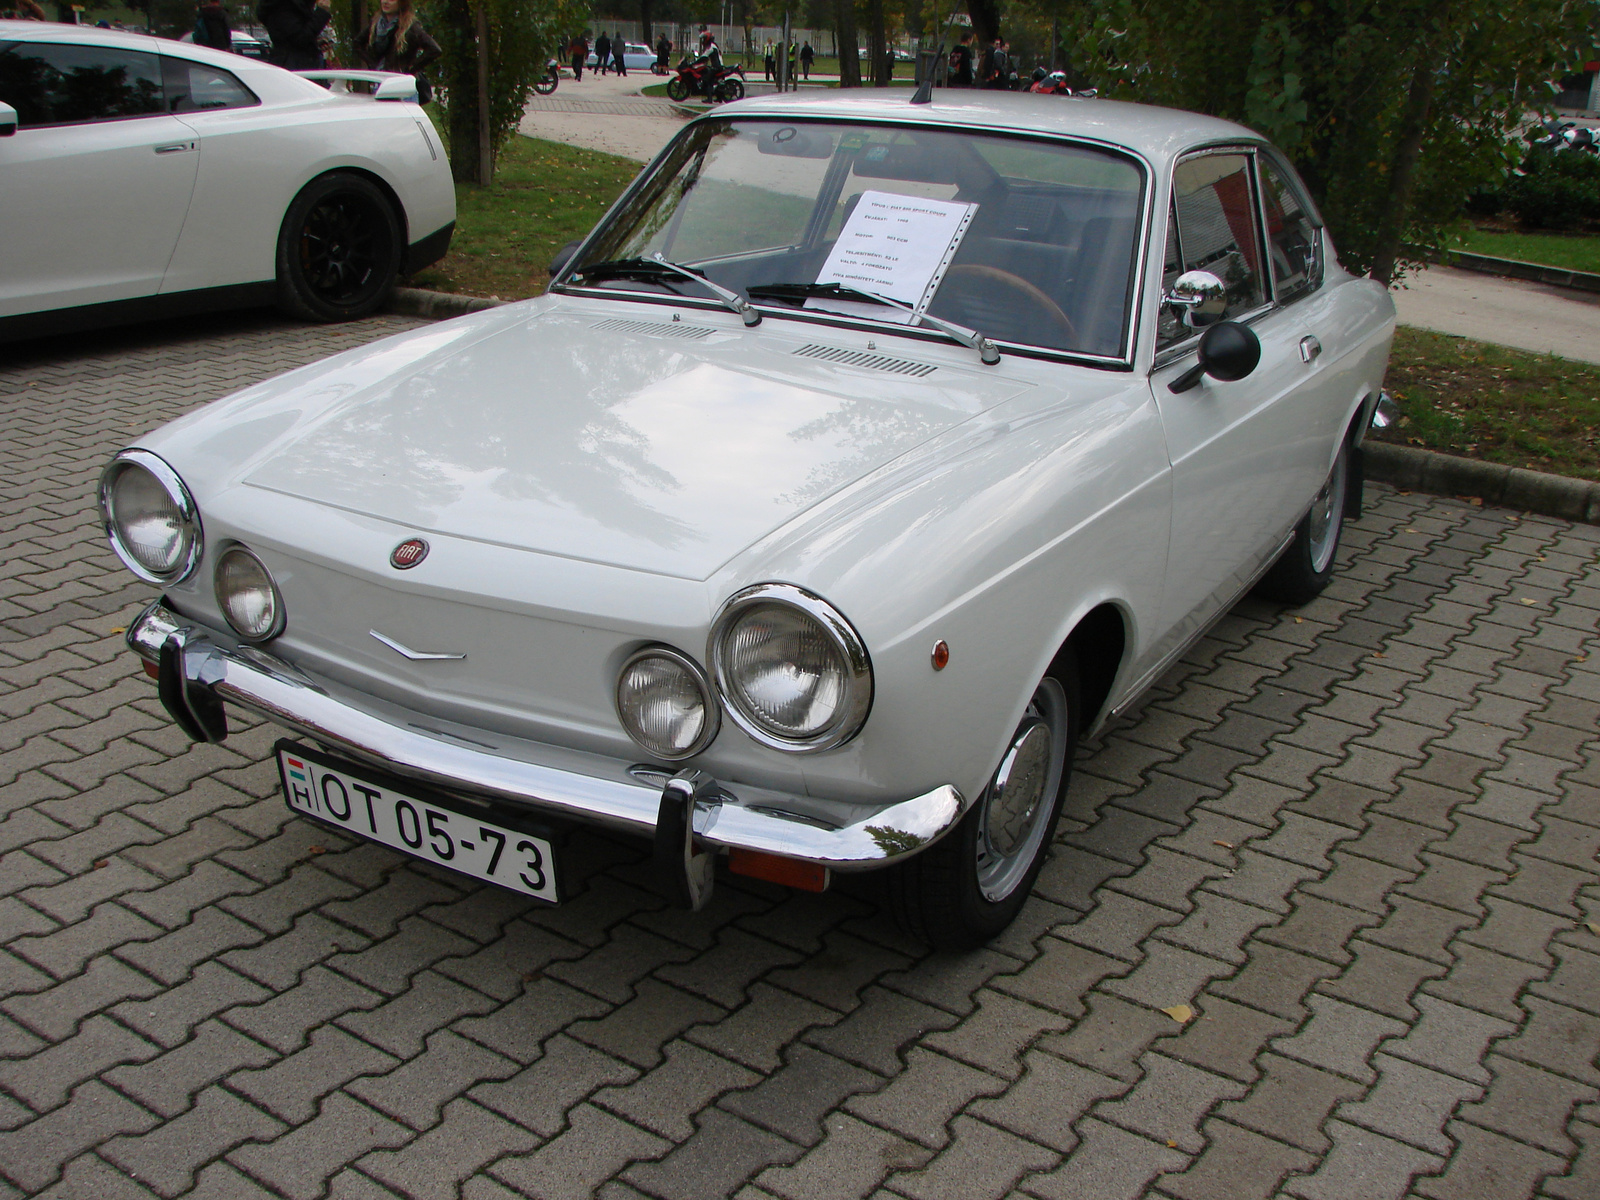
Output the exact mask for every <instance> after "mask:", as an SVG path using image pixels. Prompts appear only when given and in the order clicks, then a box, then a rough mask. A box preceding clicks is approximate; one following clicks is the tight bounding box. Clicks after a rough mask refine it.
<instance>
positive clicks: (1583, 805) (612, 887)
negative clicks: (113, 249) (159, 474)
mask: <svg viewBox="0 0 1600 1200" xmlns="http://www.w3.org/2000/svg"><path fill="white" fill-rule="evenodd" d="M410 324H413V322H408V321H405V320H401V319H398V318H394V317H386V318H381V319H376V320H372V321H367V322H363V323H360V324H357V325H352V326H346V327H342V328H337V329H331V330H330V329H315V330H307V329H304V328H300V327H294V326H289V325H286V324H284V323H281V322H277V321H272V320H269V319H265V318H261V317H256V316H238V317H229V318H214V319H198V320H195V321H193V322H190V323H188V324H187V325H186V326H184V329H185V330H186V332H183V333H179V332H176V331H177V329H178V326H176V325H174V326H171V327H169V328H168V329H167V330H166V331H161V330H158V331H155V332H148V331H146V332H135V333H126V334H116V335H85V336H84V337H82V338H79V339H77V340H76V344H67V343H54V344H46V345H44V346H42V347H39V348H37V349H35V350H34V351H32V352H31V356H29V355H27V354H25V355H24V357H22V358H21V359H20V361H18V360H13V361H11V362H9V363H8V364H7V365H6V366H4V367H0V396H3V397H4V404H3V407H0V414H3V415H0V462H3V464H4V471H3V473H0V536H3V538H4V543H5V546H6V550H7V553H6V555H5V559H4V567H3V569H0V713H3V714H4V717H5V723H4V724H3V725H0V813H3V814H4V819H3V820H0V852H3V857H0V1197H15V1196H18V1195H32V1194H37V1195H40V1196H50V1197H73V1198H75V1200H134V1198H141V1200H149V1197H151V1196H160V1197H174V1196H180V1195H188V1196H194V1197H206V1198H215V1200H255V1198H258V1197H264V1196H282V1197H294V1198H297V1200H311V1198H313V1197H318V1196H322V1195H328V1196H331V1197H340V1198H344V1200H355V1198H362V1200H374V1198H381V1197H391V1198H392V1197H395V1196H402V1197H418V1198H432V1197H449V1198H453V1197H456V1196H457V1195H458V1194H459V1195H461V1196H464V1197H467V1198H468V1200H510V1198H511V1197H515V1196H537V1197H547V1198H551V1197H562V1198H564V1197H572V1198H575V1200H581V1198H583V1197H587V1196H590V1195H596V1196H599V1197H602V1198H604V1200H637V1198H638V1197H641V1196H648V1197H655V1198H658V1200H676V1198H682V1200H714V1198H717V1197H724V1196H737V1197H739V1200H770V1198H772V1197H780V1198H785V1200H817V1198H820V1197H865V1196H869V1195H870V1196H876V1197H881V1198H884V1200H894V1198H897V1197H900V1198H905V1200H953V1198H959V1200H987V1198H991V1197H995V1198H997V1197H1002V1196H1015V1197H1035V1198H1038V1200H1123V1198H1128V1197H1140V1196H1143V1197H1169V1198H1172V1200H1208V1198H1217V1200H1253V1198H1265V1197H1273V1196H1280V1197H1296V1198H1300V1200H1385V1198H1387V1197H1398V1196H1402V1195H1412V1196H1424V1197H1429V1198H1432V1200H1445V1198H1452V1197H1458V1198H1460V1200H1520V1198H1524V1197H1529V1196H1534V1195H1537V1196H1540V1197H1546V1198H1549V1200H1557V1198H1559V1200H1594V1198H1595V1197H1596V1196H1600V1066H1597V1064H1596V1061H1595V1054H1596V1051H1597V1049H1600V935H1597V932H1596V930H1597V929H1600V924H1594V925H1587V926H1586V925H1585V922H1597V923H1600V868H1597V866H1596V861H1595V854H1596V849H1597V847H1600V743H1597V741H1596V728H1597V725H1600V653H1597V651H1600V637H1597V634H1596V627H1597V622H1600V563H1597V550H1600V529H1596V528H1591V527H1574V526H1571V525H1568V524H1565V523H1563V522H1560V521H1554V520H1547V519H1541V518H1531V517H1524V518H1521V519H1519V518H1518V516H1517V514H1514V513H1509V512H1503V511H1496V510H1489V509H1481V508H1475V507H1471V506H1469V505H1466V504H1462V503H1458V502H1456V501H1453V500H1449V499H1440V498H1435V497H1426V496H1420V495H1405V494H1400V493H1396V492H1394V491H1391V490H1388V489H1385V488H1379V487H1374V488H1372V489H1371V491H1372V496H1371V499H1372V504H1371V508H1370V511H1369V514H1368V515H1367V516H1366V517H1365V518H1363V520H1362V521H1361V523H1360V524H1359V525H1358V526H1356V527H1354V528H1352V529H1351V530H1350V531H1349V536H1348V539H1347V544H1346V547H1345V549H1344V550H1343V551H1342V564H1341V571H1340V573H1339V576H1338V579H1337V580H1336V582H1335V583H1334V584H1333V585H1332V587H1331V588H1330V589H1329V591H1328V593H1327V594H1326V595H1325V596H1324V597H1322V598H1321V599H1319V600H1318V601H1317V602H1315V603H1314V604H1312V605H1309V606H1307V607H1306V608H1304V609H1301V610H1299V611H1297V612H1289V611H1280V610H1278V609H1276V608H1273V607H1269V606H1266V605H1262V604H1257V603H1253V602H1246V603H1245V604H1243V605H1241V606H1240V607H1239V608H1238V609H1237V610H1236V611H1235V612H1233V613H1232V614H1231V615H1230V616H1229V617H1227V618H1226V619H1225V620H1224V621H1223V622H1222V623H1221V624H1220V625H1219V626H1218V627H1217V628H1216V630H1215V631H1214V632H1213V633H1212V634H1211V636H1209V637H1208V638H1207V639H1205V641H1203V642H1202V643H1201V644H1200V645H1199V646H1198V647H1197V648H1196V649H1195V650H1194V651H1193V653H1191V654H1190V655H1189V656H1188V658H1187V659H1186V660H1185V661H1184V662H1183V663H1182V664H1181V665H1180V666H1179V667H1177V668H1176V669H1175V670H1173V671H1172V672H1171V673H1170V674H1169V675H1168V676H1167V677H1166V678H1164V679H1163V680H1161V682H1160V684H1159V685H1158V686H1157V688H1156V689H1155V690H1154V691H1153V692H1152V693H1151V694H1150V696H1149V698H1148V700H1147V702H1146V703H1145V704H1144V705H1143V708H1142V711H1140V712H1139V713H1137V714H1136V715H1135V716H1133V717H1132V718H1130V719H1128V720H1125V721H1122V722H1120V723H1118V724H1117V725H1116V727H1115V728H1113V729H1112V730H1110V731H1109V732H1108V733H1107V734H1106V735H1105V736H1103V737H1102V738H1101V739H1099V741H1098V742H1096V743H1095V744H1094V745H1091V746H1088V747H1086V748H1085V752H1084V755H1083V758H1082V761H1081V762H1080V763H1079V764H1078V773H1077V776H1076V778H1075V781H1074V785H1073V790H1072V792H1071V795H1070V797H1069V802H1068V811H1067V813H1066V816H1065V818H1064V820H1063V822H1062V824H1061V827H1060V832H1059V836H1058V838H1057V841H1056V843H1055V847H1054V856H1053V858H1052V860H1051V861H1050V863H1049V864H1048V866H1047V867H1046V869H1045V872H1044V875H1043V877H1042V879H1041V881H1040V884H1039V888H1038V894H1037V897H1036V898H1035V899H1034V900H1033V901H1032V902H1031V903H1030V904H1029V905H1028V907H1027V908H1026V909H1025V911H1024V913H1023V915H1022V918H1021V920H1020V921H1019V922H1018V923H1017V925H1016V926H1015V928H1014V929H1012V930H1011V931H1010V932H1009V933H1007V934H1006V935H1005V936H1003V937H1001V938H1000V939H998V940H997V941H996V942H995V943H994V944H993V945H992V946H991V947H989V948H987V949H985V950H983V951H979V952H976V953H972V954H967V955H959V956H941V955H931V954H929V953H928V952H927V951H926V950H925V949H924V948H923V947H921V946H919V945H917V944H915V943H913V942H910V941H907V940H906V939H904V938H902V937H901V936H900V935H898V934H897V933H896V932H895V930H894V929H893V927H892V926H891V925H889V924H888V923H887V922H886V921H885V920H884V919H883V917H882V916H881V915H880V913H879V911H878V908H877V905H876V903H875V901H874V893H873V890H872V887H871V886H870V882H868V883H866V884H864V885H857V886H854V887H849V888H845V889H841V890H839V891H836V892H834V893H831V894H829V895H826V896H822V897H812V896H806V895H799V894H789V893H786V892H784V891H782V890H780V889H777V888H773V887H768V886H765V885H759V884H753V883H751V882H749V881H741V880H737V879H731V878H730V879H727V880H725V881H723V882H720V883H719V885H718V891H717V896H716V900H715V902H714V903H713V905H712V906H711V907H710V908H709V909H708V910H707V911H706V912H704V913H701V914H698V915H689V914H684V913H681V912H677V911H674V910H671V909H669V908H667V907H666V905H665V904H664V903H663V901H662V900H661V898H660V897H659V896H658V895H657V894H656V892H655V891H654V890H653V888H652V884H651V881H650V876H649V873H648V871H647V869H646V855H645V852H644V850H643V849H642V848H641V847H639V846H637V845H633V844H625V843H621V842H613V841H609V840H606V839H603V838H600V837H594V836H582V837H577V838H575V839H574V840H573V841H571V842H570V843H569V844H567V845H566V846H565V848H564V853H565V854H566V856H567V857H566V861H567V864H568V865H569V866H570V867H571V868H572V883H573V885H574V893H575V894H574V898H573V900H572V901H571V902H570V903H569V904H567V905H566V906H564V907H562V908H556V909H552V908H546V907H537V906H534V905H532V904H531V902H525V901H523V900H521V899H519V898H518V897H516V896H513V895H511V894H509V893H506V892H502V891H498V890H495V889H489V888H480V887H477V886H474V885H473V884H471V883H469V882H468V881H466V880H465V879H463V878H460V877H457V876H453V875H449V874H446V873H443V872H441V871H435V870H432V869H430V868H426V867H422V866H419V865H417V864H414V863H411V862H409V861H407V860H403V859H401V858H399V857H397V856H396V855H394V854H391V853H389V852H388V851H385V850H381V849H378V848H376V847H373V846H370V845H355V844H350V843H347V842H345V841H343V840H341V839H340V837H338V836H337V835H335V834H334V833H332V832H331V831H329V830H327V829H326V828H324V827H321V826H317V825H313V824H311V823H309V822H308V821H306V820H303V819H301V818H298V817H294V816H292V815H291V814H290V813H289V811H288V810H287V809H286V807H285V806H284V804H283V802H282V801H281V800H280V799H279V798H278V796H277V794H276V793H277V782H276V777H275V772H274V770H273V768H272V767H271V766H270V765H269V763H268V762H267V761H266V758H267V755H268V752H269V746H270V744H271V741H272V734H271V733H270V732H269V731H267V730H266V729H264V728H259V727H258V728H253V729H246V730H244V731H243V732H242V733H241V734H240V735H238V736H236V737H234V738H232V739H230V740H229V741H228V742H227V743H226V744H225V745H223V746H211V747H196V746H192V745H189V744H188V743H187V742H186V740H185V739H184V738H183V737H182V735H181V734H179V733H178V731H177V730H176V729H175V728H174V727H173V725H172V723H171V722H170V721H169V720H168V719H167V718H166V717H165V716H164V715H163V714H162V712H161V710H160V708H159V705H158V704H157V701H156V698H155V694H154V685H153V684H152V683H151V682H150V681H149V680H148V679H147V678H146V677H145V676H144V674H143V673H142V672H141V671H139V670H138V669H137V668H136V666H135V665H134V661H133V660H132V658H131V657H130V656H129V654H128V653H127V652H126V651H125V650H124V649H123V647H122V645H121V638H120V637H119V636H118V634H119V630H120V629H121V628H122V627H123V626H125V625H126V624H127V623H128V621H129V619H130V618H131V617H132V615H133V614H134V613H135V612H136V611H137V606H138V605H139V604H140V603H141V602H142V601H144V600H145V599H146V598H148V597H149V596H150V594H151V589H150V588H148V587H145V586H143V585H141V584H138V583H135V582H133V581H132V580H131V579H130V577H129V576H128V575H127V573H126V572H125V571H123V570H121V569H120V568H119V567H118V565H117V563H116V561H115V559H114V558H113V556H112V554H111V553H110V551H109V550H108V549H107V548H106V546H105V544H104V541H103V539H102V537H101V534H100V531H99V530H98V529H97V528H96V521H95V516H94V512H93V508H92V506H91V503H90V494H91V491H92V489H93V485H94V481H95V478H96V475H97V473H98V472H99V470H100V467H101V465H102V464H103V463H104V461H105V460H106V458H107V456H108V455H109V454H110V453H111V452H112V451H113V450H114V449H116V448H117V447H118V446H120V445H122V444H124V443H125V442H126V441H127V440H128V439H130V438H133V437H136V436H137V435H138V433H139V431H140V430H143V429H147V428H149V427H150V426H152V425H154V424H156V423H157V422H161V421H165V420H167V419H169V418H171V417H173V416H176V415H177V414H178V413H180V412H183V411H186V410H188V409H190V408H192V407H194V406H195V405H197V404H199V403H201V402H203V401H205V400H208V399H211V398H212V397H215V396H218V395H220V394H223V393H225V392H228V391H230V390H232V389H233V388H235V387H238V386H241V385H243V384H245V383H248V382H251V381H253V380H257V379H260V378H262V377H265V376H267V375H270V374H273V373H274V372H277V371H281V370H283V369H285V368H287V367H290V366H292V365H295V364H296V363H299V362H303V361H307V360H310V359H314V358H316V357H319V356H321V355H323V354H327V353H330V352H332V351H334V350H337V349H340V348H343V347H346V346H349V345H353V344H355V343H357V342H360V341H361V340H363V339H367V338H372V337H376V336H379V335H382V334H385V333H388V332H391V331H394V330H399V329H403V328H406V327H407V326H408V325H410ZM1180 1006H1181V1007H1180ZM1190 1011H1192V1013H1193V1014H1194V1015H1193V1018H1192V1019H1187V1020H1185V1018H1187V1017H1189V1016H1190ZM1173 1014H1175V1015H1173ZM7 1181H8V1182H7ZM458 1189H459V1190H458Z"/></svg>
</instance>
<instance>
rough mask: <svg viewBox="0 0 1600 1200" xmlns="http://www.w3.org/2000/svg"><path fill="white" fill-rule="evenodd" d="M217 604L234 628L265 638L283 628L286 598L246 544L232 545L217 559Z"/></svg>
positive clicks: (258, 639)
mask: <svg viewBox="0 0 1600 1200" xmlns="http://www.w3.org/2000/svg"><path fill="white" fill-rule="evenodd" d="M214 582H215V583H216V588H217V604H218V605H219V606H221V608H222V615H223V616H224V617H226V618H227V619H228V624H229V625H232V626H233V631H234V632H235V633H237V634H238V635H239V636H240V637H242V638H244V639H245V640H246V641H251V642H262V641H265V640H266V639H267V638H270V637H276V636H277V635H278V634H280V633H282V632H283V598H282V597H281V596H279V595H278V585H277V584H275V583H274V582H273V581H272V575H271V573H270V572H269V571H268V570H267V568H266V567H265V566H264V565H262V562H261V560H260V559H259V558H257V557H256V556H255V555H254V554H252V553H250V551H248V550H246V549H245V548H244V547H243V546H230V547H229V548H228V549H227V550H225V551H224V552H223V554H222V557H221V558H219V559H217V569H216V573H215V576H214Z"/></svg>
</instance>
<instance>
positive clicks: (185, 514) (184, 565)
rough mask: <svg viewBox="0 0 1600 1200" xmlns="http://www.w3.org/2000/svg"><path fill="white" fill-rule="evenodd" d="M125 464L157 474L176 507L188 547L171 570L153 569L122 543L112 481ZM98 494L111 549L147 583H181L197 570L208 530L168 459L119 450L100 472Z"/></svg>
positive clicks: (134, 451)
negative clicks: (112, 498) (112, 501)
mask: <svg viewBox="0 0 1600 1200" xmlns="http://www.w3.org/2000/svg"><path fill="white" fill-rule="evenodd" d="M125 466H135V467H141V468H143V469H144V470H146V471H148V472H149V473H150V474H151V475H153V476H155V480H156V482H157V483H159V484H160V485H161V486H162V488H163V489H165V491H166V493H167V496H168V497H169V498H170V499H171V500H172V502H173V504H174V505H176V506H177V509H178V515H179V517H180V518H182V521H183V524H184V529H185V534H186V536H187V538H188V543H189V546H188V551H187V553H186V554H185V555H184V556H183V559H182V561H181V562H179V563H178V565H177V566H176V567H174V568H173V569H172V570H170V571H166V572H159V571H152V570H150V569H149V568H148V567H146V566H145V565H144V564H142V563H141V562H140V561H139V560H138V559H137V558H135V557H134V556H133V554H132V553H131V552H130V551H129V550H127V549H126V548H125V547H124V546H123V544H122V537H121V535H120V534H119V533H118V532H117V525H116V521H115V520H114V519H113V517H112V513H111V484H112V482H113V481H114V480H115V479H116V477H117V475H118V474H119V473H120V472H121V470H122V468H123V467H125ZM96 495H97V498H98V501H99V505H100V523H101V525H102V526H103V527H104V529H105V531H106V538H107V539H108V540H109V541H110V542H111V549H112V550H114V551H115V552H116V555H117V557H118V558H120V559H121V560H122V565H123V566H125V567H127V568H128V570H130V571H132V572H133V573H134V574H135V575H137V576H138V577H139V578H140V579H142V580H144V582H146V583H154V584H159V585H161V586H162V587H169V586H171V585H172V584H175V583H182V582H183V581H184V580H186V579H188V578H189V577H190V576H191V575H193V574H194V573H195V570H196V569H197V568H198V567H199V566H200V559H201V557H202V555H203V554H204V553H205V529H204V527H203V526H202V525H201V523H200V509H199V507H198V506H197V505H196V504H195V502H194V497H193V496H192V495H191V494H190V493H189V488H188V486H187V485H185V483H184V482H183V480H182V478H180V477H179V475H178V473H177V472H176V471H174V470H173V469H172V468H171V467H170V466H169V465H168V464H167V461H166V460H165V459H163V458H161V457H159V456H158V455H155V454H152V453H150V451H148V450H141V449H139V448H138V447H134V448H131V449H128V450H123V451H120V452H119V453H118V454H117V455H116V457H115V458H113V459H112V460H111V461H110V462H109V463H107V464H106V467H105V470H103V471H101V472H100V484H99V487H98V488H97V489H96Z"/></svg>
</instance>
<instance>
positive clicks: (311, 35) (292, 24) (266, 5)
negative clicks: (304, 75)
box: [256, 0, 333, 71]
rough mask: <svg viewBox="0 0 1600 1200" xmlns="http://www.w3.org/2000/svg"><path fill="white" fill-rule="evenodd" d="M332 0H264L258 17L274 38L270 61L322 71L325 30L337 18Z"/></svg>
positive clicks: (288, 67) (302, 69)
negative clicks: (323, 34)
mask: <svg viewBox="0 0 1600 1200" xmlns="http://www.w3.org/2000/svg"><path fill="white" fill-rule="evenodd" d="M331 10H332V0H314V2H313V0H261V3H260V4H258V5H257V6H256V20H258V21H260V22H261V24H262V25H264V26H265V27H266V30H267V36H268V37H269V38H271V39H272V53H271V54H269V55H268V56H267V61H268V62H270V63H272V64H273V65H274V66H278V67H284V68H285V69H287V70H290V71H320V70H321V69H322V62H323V60H322V48H321V47H320V46H319V45H318V44H317V43H318V42H319V41H320V40H321V37H322V31H323V30H324V29H326V28H327V27H328V22H329V21H331V20H333V12H332V11H331Z"/></svg>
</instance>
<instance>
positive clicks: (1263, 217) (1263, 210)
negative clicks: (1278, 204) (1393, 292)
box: [1255, 147, 1326, 308]
mask: <svg viewBox="0 0 1600 1200" xmlns="http://www.w3.org/2000/svg"><path fill="white" fill-rule="evenodd" d="M1263 149H1270V148H1267V147H1263ZM1263 159H1265V160H1266V161H1268V162H1270V163H1271V164H1272V165H1273V167H1274V168H1276V170H1277V171H1278V173H1279V174H1280V175H1282V176H1283V181H1284V183H1285V185H1286V186H1287V187H1288V188H1289V190H1290V191H1291V192H1293V193H1294V197H1295V199H1296V200H1298V201H1299V202H1300V207H1301V208H1302V209H1303V210H1304V212H1305V214H1306V217H1307V219H1308V220H1309V221H1310V223H1311V227H1312V229H1313V230H1314V231H1315V240H1314V241H1313V242H1312V245H1313V246H1314V247H1315V248H1316V254H1317V272H1316V275H1315V276H1314V277H1308V278H1307V280H1306V285H1305V286H1304V287H1302V288H1301V289H1300V290H1299V291H1298V292H1296V293H1295V294H1294V295H1292V296H1290V297H1289V298H1288V299H1287V300H1284V299H1282V298H1280V297H1279V295H1278V269H1277V267H1276V266H1275V265H1274V264H1273V261H1272V255H1271V254H1270V253H1269V254H1267V256H1266V257H1267V271H1268V274H1269V275H1270V276H1271V279H1272V301H1273V304H1274V305H1275V306H1276V307H1278V308H1287V307H1288V306H1289V305H1291V304H1295V303H1298V302H1299V301H1301V300H1303V299H1305V298H1306V297H1307V296H1311V295H1315V294H1316V293H1317V292H1318V291H1320V290H1321V288H1322V281H1323V278H1324V276H1325V275H1326V263H1325V262H1324V261H1323V258H1324V255H1323V253H1322V230H1323V224H1322V220H1321V218H1320V217H1319V216H1318V215H1317V210H1316V208H1315V206H1313V205H1312V204H1311V202H1310V199H1309V198H1308V197H1307V195H1306V193H1305V189H1304V188H1303V187H1302V186H1301V183H1300V177H1299V176H1298V175H1296V174H1295V173H1294V172H1293V171H1292V170H1289V169H1286V168H1287V164H1286V163H1285V162H1284V161H1283V159H1282V158H1281V157H1280V156H1279V155H1277V154H1274V153H1265V154H1257V155H1256V165H1255V175H1256V213H1257V217H1258V218H1259V220H1260V222H1261V235H1262V243H1261V244H1262V248H1263V249H1265V248H1266V239H1267V238H1268V237H1269V236H1270V234H1269V232H1268V230H1267V200H1266V196H1267V189H1266V185H1265V184H1264V183H1263V181H1262V179H1261V163H1262V160H1263Z"/></svg>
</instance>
